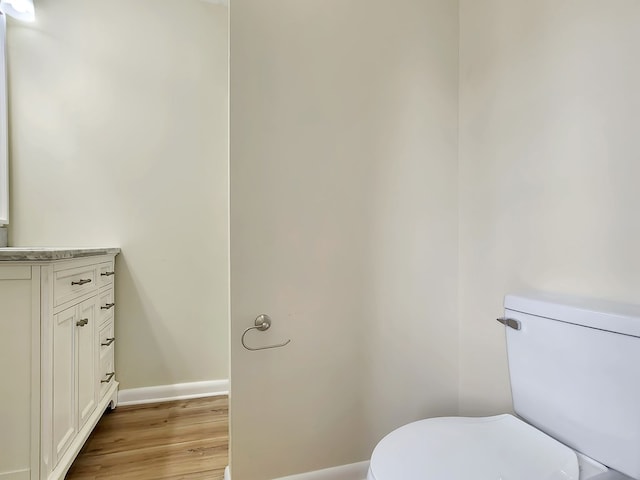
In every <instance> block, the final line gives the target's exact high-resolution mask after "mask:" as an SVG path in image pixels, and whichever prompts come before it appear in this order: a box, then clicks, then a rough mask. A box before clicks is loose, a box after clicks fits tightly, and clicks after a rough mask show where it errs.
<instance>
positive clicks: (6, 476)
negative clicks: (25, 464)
mask: <svg viewBox="0 0 640 480" xmlns="http://www.w3.org/2000/svg"><path fill="white" fill-rule="evenodd" d="M30 478H31V470H20V471H16V472H5V473H0V480H29V479H30Z"/></svg>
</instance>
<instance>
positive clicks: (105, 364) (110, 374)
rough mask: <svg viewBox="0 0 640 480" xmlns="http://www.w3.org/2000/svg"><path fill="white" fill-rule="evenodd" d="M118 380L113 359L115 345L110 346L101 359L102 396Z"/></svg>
mask: <svg viewBox="0 0 640 480" xmlns="http://www.w3.org/2000/svg"><path fill="white" fill-rule="evenodd" d="M115 380H116V371H115V369H114V361H113V347H109V349H108V351H107V354H106V355H105V356H104V357H102V358H101V359H100V398H101V399H102V397H104V395H105V393H107V390H108V389H109V387H110V386H111V385H112V384H113V382H115Z"/></svg>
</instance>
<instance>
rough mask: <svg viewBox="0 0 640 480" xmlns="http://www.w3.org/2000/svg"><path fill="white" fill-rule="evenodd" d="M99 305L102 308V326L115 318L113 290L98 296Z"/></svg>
mask: <svg viewBox="0 0 640 480" xmlns="http://www.w3.org/2000/svg"><path fill="white" fill-rule="evenodd" d="M98 305H99V306H100V325H102V324H103V323H104V322H106V321H107V320H109V319H110V318H113V312H114V310H115V308H116V304H115V302H114V300H113V288H110V289H109V290H105V291H104V292H102V293H101V294H100V295H98Z"/></svg>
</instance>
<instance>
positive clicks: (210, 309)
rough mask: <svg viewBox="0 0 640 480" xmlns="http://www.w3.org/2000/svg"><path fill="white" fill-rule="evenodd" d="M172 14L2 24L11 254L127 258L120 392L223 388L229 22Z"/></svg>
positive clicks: (71, 14) (138, 8)
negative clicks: (52, 248)
mask: <svg viewBox="0 0 640 480" xmlns="http://www.w3.org/2000/svg"><path fill="white" fill-rule="evenodd" d="M179 3H180V6H179V8H177V6H176V2H173V1H169V0H136V1H135V2H132V1H128V0H116V1H109V2H105V1H102V0H39V1H38V2H37V21H36V23H35V24H33V25H27V24H21V23H18V22H11V23H10V25H9V32H8V50H9V51H8V55H9V84H10V85H9V87H10V98H9V101H10V110H11V112H10V124H11V132H10V141H11V187H12V189H11V208H12V211H11V227H10V233H11V242H12V244H14V245H20V246H34V245H68V246H73V245H114V246H120V247H121V248H122V249H123V254H122V255H121V256H119V257H118V264H117V289H116V296H117V304H118V306H117V320H116V329H117V336H118V348H117V349H116V351H117V357H116V363H117V369H118V378H119V380H120V381H121V383H122V385H121V386H122V387H123V388H132V387H140V386H149V385H164V384H173V383H179V382H189V381H197V380H212V379H225V378H228V358H227V356H228V347H227V344H228V340H227V336H228V335H227V330H228V320H227V295H228V285H227V244H228V243H227V205H228V203H227V202H228V200H227V195H228V191H227V176H228V174H227V168H228V167H227V45H228V44H227V8H226V7H223V6H220V5H213V4H211V3H208V2H202V1H199V0H182V1H181V2H179Z"/></svg>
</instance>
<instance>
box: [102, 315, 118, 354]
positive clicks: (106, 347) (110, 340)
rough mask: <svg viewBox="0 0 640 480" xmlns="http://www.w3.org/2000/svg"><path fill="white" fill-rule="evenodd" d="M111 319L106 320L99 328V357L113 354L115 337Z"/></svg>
mask: <svg viewBox="0 0 640 480" xmlns="http://www.w3.org/2000/svg"><path fill="white" fill-rule="evenodd" d="M113 333H114V332H113V320H111V321H109V322H107V323H106V324H105V325H104V326H103V327H102V328H101V329H100V336H99V338H100V358H101V359H102V358H103V357H104V356H105V355H109V354H110V355H113V344H114V343H115V341H116V337H115V336H114V334H113Z"/></svg>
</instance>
